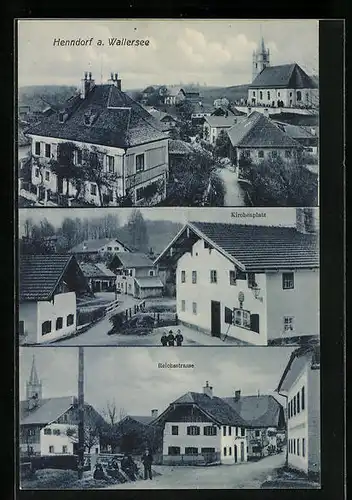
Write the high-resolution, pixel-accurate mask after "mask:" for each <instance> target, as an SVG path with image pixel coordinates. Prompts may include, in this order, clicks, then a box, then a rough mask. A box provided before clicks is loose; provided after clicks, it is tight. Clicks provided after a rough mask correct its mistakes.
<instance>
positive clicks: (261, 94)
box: [259, 91, 263, 99]
mask: <svg viewBox="0 0 352 500" xmlns="http://www.w3.org/2000/svg"><path fill="white" fill-rule="evenodd" d="M259 99H263V92H262V91H260V92H259Z"/></svg>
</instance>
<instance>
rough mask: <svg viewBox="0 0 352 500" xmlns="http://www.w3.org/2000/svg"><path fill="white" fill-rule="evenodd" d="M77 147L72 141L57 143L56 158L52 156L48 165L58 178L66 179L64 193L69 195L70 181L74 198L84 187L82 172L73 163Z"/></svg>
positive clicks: (78, 195)
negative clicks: (74, 189) (73, 189)
mask: <svg viewBox="0 0 352 500" xmlns="http://www.w3.org/2000/svg"><path fill="white" fill-rule="evenodd" d="M77 149H78V148H77V147H76V146H75V144H73V143H72V142H63V143H60V144H59V145H58V148H57V159H54V158H52V159H51V160H50V165H51V169H52V171H53V172H54V173H55V174H56V175H57V177H58V179H60V180H62V182H63V180H66V195H67V196H69V194H70V192H69V190H70V182H71V183H72V184H73V186H74V187H75V188H76V198H79V197H80V196H81V191H82V190H83V189H84V172H83V170H82V169H81V168H80V166H78V165H76V164H75V161H74V155H75V151H77Z"/></svg>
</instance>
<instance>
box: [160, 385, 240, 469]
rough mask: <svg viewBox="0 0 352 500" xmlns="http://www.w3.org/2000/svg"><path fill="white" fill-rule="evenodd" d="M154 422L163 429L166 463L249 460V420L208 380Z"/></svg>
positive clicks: (225, 462) (176, 401) (221, 462)
mask: <svg viewBox="0 0 352 500" xmlns="http://www.w3.org/2000/svg"><path fill="white" fill-rule="evenodd" d="M153 425H156V426H159V427H161V429H162V430H163V460H162V461H163V464H164V465H183V464H185V465H187V464H188V465H196V464H207V463H218V464H235V463H243V462H246V461H247V442H246V435H247V424H246V422H245V421H244V420H243V419H242V418H241V417H240V415H238V413H237V412H236V411H235V410H234V409H233V408H232V407H231V406H230V405H228V404H227V403H226V402H225V401H224V399H222V398H220V397H217V396H214V395H213V388H212V387H211V386H210V385H209V383H208V382H206V384H205V386H204V387H203V392H202V393H197V392H187V393H186V394H184V395H183V396H181V397H180V398H178V399H176V400H175V401H174V402H172V403H171V404H170V405H169V406H168V408H167V409H166V410H165V411H164V412H163V413H161V414H160V416H159V417H157V419H156V420H155V421H154V423H153Z"/></svg>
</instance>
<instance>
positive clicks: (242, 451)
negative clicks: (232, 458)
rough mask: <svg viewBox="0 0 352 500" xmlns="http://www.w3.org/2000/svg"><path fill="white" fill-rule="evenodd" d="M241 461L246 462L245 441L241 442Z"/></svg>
mask: <svg viewBox="0 0 352 500" xmlns="http://www.w3.org/2000/svg"><path fill="white" fill-rule="evenodd" d="M241 462H244V442H243V441H242V442H241Z"/></svg>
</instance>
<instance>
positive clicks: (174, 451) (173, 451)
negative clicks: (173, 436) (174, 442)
mask: <svg viewBox="0 0 352 500" xmlns="http://www.w3.org/2000/svg"><path fill="white" fill-rule="evenodd" d="M168 455H172V456H175V455H181V448H180V447H179V446H169V448H168Z"/></svg>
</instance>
